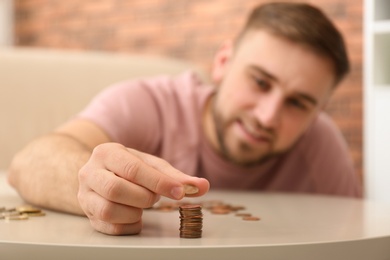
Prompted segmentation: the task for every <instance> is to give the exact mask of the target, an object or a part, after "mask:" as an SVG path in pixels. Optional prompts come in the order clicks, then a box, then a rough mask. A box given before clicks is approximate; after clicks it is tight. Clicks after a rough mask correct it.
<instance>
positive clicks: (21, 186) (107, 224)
mask: <svg viewBox="0 0 390 260" xmlns="http://www.w3.org/2000/svg"><path fill="white" fill-rule="evenodd" d="M109 141H110V139H109V138H108V136H107V135H106V134H105V132H104V131H103V130H102V129H101V128H99V127H98V126H96V125H95V124H93V123H90V122H88V121H83V120H74V121H71V122H70V123H68V124H66V125H64V126H62V127H60V128H59V129H57V130H56V131H55V133H53V134H51V135H47V136H45V137H42V138H40V139H37V140H35V141H33V142H32V143H31V144H29V145H27V147H26V148H24V149H23V150H22V151H21V152H20V153H19V154H17V155H16V156H15V158H14V160H13V162H12V164H11V167H10V170H9V176H8V178H9V182H10V183H11V185H12V186H14V187H15V188H16V189H17V190H18V192H19V193H20V194H21V196H22V197H23V198H24V199H26V200H27V201H29V202H32V203H34V204H37V205H40V206H44V207H48V208H52V209H56V210H61V211H66V212H70V213H76V214H85V215H87V217H88V218H89V219H90V221H91V224H92V226H93V227H94V228H95V229H96V230H98V231H100V232H103V233H107V234H115V235H117V234H134V233H138V232H140V230H141V215H142V209H143V208H147V207H150V206H151V205H153V204H154V203H155V202H156V201H157V200H158V198H159V196H160V195H163V196H166V197H169V198H172V199H181V198H183V196H184V190H183V184H185V183H189V184H193V185H195V186H197V187H198V188H199V192H198V193H197V194H195V195H196V196H200V195H203V194H204V193H206V192H207V190H208V188H209V186H208V182H207V181H206V180H204V179H199V178H196V177H191V176H188V175H186V174H183V173H181V172H179V171H178V170H176V169H174V168H173V167H172V166H170V165H169V164H168V163H167V162H165V161H163V160H162V159H159V158H156V157H154V156H151V155H148V154H144V153H141V152H138V151H135V150H132V149H129V148H126V147H124V146H122V145H120V144H116V143H107V142H109Z"/></svg>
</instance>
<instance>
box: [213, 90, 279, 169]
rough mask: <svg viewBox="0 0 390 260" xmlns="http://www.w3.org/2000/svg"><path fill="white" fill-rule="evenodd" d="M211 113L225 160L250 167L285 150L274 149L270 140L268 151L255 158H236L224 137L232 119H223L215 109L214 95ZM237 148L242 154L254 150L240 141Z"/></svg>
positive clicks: (221, 153) (253, 151)
mask: <svg viewBox="0 0 390 260" xmlns="http://www.w3.org/2000/svg"><path fill="white" fill-rule="evenodd" d="M211 114H212V118H213V121H214V126H215V133H216V137H217V142H218V145H219V148H220V149H219V151H220V155H221V156H222V157H224V158H225V159H226V160H228V161H231V162H233V163H235V164H237V165H240V166H244V167H251V166H255V165H259V164H262V163H264V162H266V161H268V160H270V159H272V158H274V157H277V156H280V155H281V154H283V153H284V152H285V151H280V152H277V151H275V150H274V145H273V144H274V142H271V147H270V149H269V151H268V152H266V153H264V154H262V155H259V156H258V157H257V158H254V159H245V160H242V159H240V158H238V156H235V155H234V154H233V153H232V152H231V150H230V149H229V147H228V145H227V142H226V138H225V129H226V126H227V125H229V124H230V123H232V122H233V121H234V120H231V121H227V120H224V117H223V115H222V114H221V113H220V112H219V111H218V109H217V102H216V98H215V97H214V99H213V100H212V104H211ZM257 124H259V123H257ZM259 127H260V128H262V129H263V130H264V131H268V132H272V131H271V130H267V129H265V128H264V127H262V126H261V125H259ZM272 135H273V136H274V134H272ZM238 150H239V151H240V152H241V153H242V154H250V153H255V152H256V151H255V150H254V149H253V147H251V146H250V145H249V144H247V143H245V142H240V143H239V144H238Z"/></svg>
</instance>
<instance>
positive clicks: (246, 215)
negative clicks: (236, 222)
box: [236, 213, 252, 217]
mask: <svg viewBox="0 0 390 260" xmlns="http://www.w3.org/2000/svg"><path fill="white" fill-rule="evenodd" d="M236 216H237V217H251V216H252V214H250V213H236Z"/></svg>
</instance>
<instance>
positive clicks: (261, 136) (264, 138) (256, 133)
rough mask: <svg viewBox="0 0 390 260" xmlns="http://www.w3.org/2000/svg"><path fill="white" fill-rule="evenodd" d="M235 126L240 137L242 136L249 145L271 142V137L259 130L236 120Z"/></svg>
mask: <svg viewBox="0 0 390 260" xmlns="http://www.w3.org/2000/svg"><path fill="white" fill-rule="evenodd" d="M237 126H238V128H239V132H240V135H242V136H243V138H244V139H246V140H247V142H250V143H264V142H267V143H269V142H271V140H272V136H271V135H270V134H269V133H268V132H266V131H264V130H263V129H261V128H256V127H254V126H253V125H252V124H248V123H244V122H243V121H240V120H238V121H237Z"/></svg>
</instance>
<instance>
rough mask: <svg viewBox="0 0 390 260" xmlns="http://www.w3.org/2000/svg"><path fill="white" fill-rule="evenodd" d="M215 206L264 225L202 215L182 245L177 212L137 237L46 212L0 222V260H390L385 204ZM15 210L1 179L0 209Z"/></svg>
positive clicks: (299, 198)
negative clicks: (198, 228)
mask: <svg viewBox="0 0 390 260" xmlns="http://www.w3.org/2000/svg"><path fill="white" fill-rule="evenodd" d="M214 199H218V200H222V201H223V202H226V203H230V204H233V205H243V206H245V207H246V210H245V212H250V213H252V214H253V215H256V216H259V217H261V220H260V221H254V222H249V221H248V222H247V221H243V220H241V219H240V218H239V217H236V216H235V215H234V214H229V215H213V214H211V213H209V212H208V211H205V210H204V212H203V213H204V220H203V224H204V225H203V237H202V238H200V239H183V238H180V237H179V230H178V228H179V225H180V221H179V213H178V212H177V211H175V212H157V211H145V212H144V229H143V231H142V232H141V234H140V235H136V236H108V235H104V234H101V233H99V232H96V231H94V230H93V229H92V228H91V226H90V224H89V221H88V220H87V219H86V218H83V217H78V216H72V215H67V214H62V213H58V212H52V211H48V210H45V212H46V213H47V215H46V216H44V217H36V218H30V219H28V220H25V221H8V222H7V221H5V220H0V259H26V258H27V259H40V260H41V259H56V260H61V259H72V260H73V259H96V260H99V259H110V260H113V259H126V260H128V259H169V260H172V259H186V260H187V259H243V260H244V259H245V260H247V259H289V260H294V259H299V260H302V259H315V260H321V259H324V260H329V259H332V260H336V259H343V260H349V259H353V260H359V259H362V260H363V259H364V260H367V259H370V260H375V259H381V260H384V259H390V205H383V204H379V203H375V202H369V201H361V200H355V199H347V198H339V197H328V196H309V195H303V194H295V195H293V194H282V193H246V192H210V193H209V194H207V195H206V196H205V197H203V198H202V199H201V200H206V201H207V200H214ZM187 200H188V199H187ZM195 201H199V199H198V200H190V202H195ZM20 204H23V201H22V200H21V199H20V198H19V197H18V195H17V194H16V193H15V191H14V190H12V189H11V188H10V187H9V186H8V184H6V181H5V177H4V174H0V206H6V207H14V206H18V205H20Z"/></svg>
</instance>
